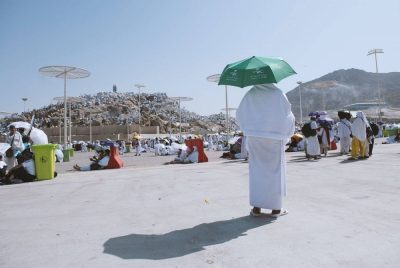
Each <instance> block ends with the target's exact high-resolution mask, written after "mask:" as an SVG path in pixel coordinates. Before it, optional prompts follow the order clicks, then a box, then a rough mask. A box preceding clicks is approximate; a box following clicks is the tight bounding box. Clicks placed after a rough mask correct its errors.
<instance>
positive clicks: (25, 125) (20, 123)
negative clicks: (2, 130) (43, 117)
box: [8, 121, 32, 130]
mask: <svg viewBox="0 0 400 268" xmlns="http://www.w3.org/2000/svg"><path fill="white" fill-rule="evenodd" d="M11 125H12V126H14V127H15V128H24V129H28V130H29V129H30V128H31V126H32V125H31V124H30V123H28V122H23V121H18V122H12V123H11V124H9V125H8V127H10V126H11Z"/></svg>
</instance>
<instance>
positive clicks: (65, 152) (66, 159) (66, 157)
mask: <svg viewBox="0 0 400 268" xmlns="http://www.w3.org/2000/svg"><path fill="white" fill-rule="evenodd" d="M63 155H64V159H63V162H69V151H68V149H64V150H63Z"/></svg>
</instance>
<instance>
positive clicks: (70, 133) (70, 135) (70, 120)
mask: <svg viewBox="0 0 400 268" xmlns="http://www.w3.org/2000/svg"><path fill="white" fill-rule="evenodd" d="M68 105H69V142H70V143H72V118H71V112H72V110H71V101H70V102H69V103H68Z"/></svg>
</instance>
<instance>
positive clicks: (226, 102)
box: [207, 74, 229, 135]
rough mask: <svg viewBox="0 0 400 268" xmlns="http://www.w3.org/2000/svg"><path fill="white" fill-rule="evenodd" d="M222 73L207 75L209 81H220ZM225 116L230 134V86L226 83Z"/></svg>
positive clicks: (227, 130)
mask: <svg viewBox="0 0 400 268" xmlns="http://www.w3.org/2000/svg"><path fill="white" fill-rule="evenodd" d="M220 78H221V74H213V75H210V76H208V77H207V81H209V82H214V83H218V82H219V79H220ZM225 117H226V132H227V135H229V108H228V86H227V85H225Z"/></svg>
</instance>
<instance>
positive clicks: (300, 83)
mask: <svg viewBox="0 0 400 268" xmlns="http://www.w3.org/2000/svg"><path fill="white" fill-rule="evenodd" d="M297 84H299V95H300V125H302V124H303V106H302V103H301V87H302V84H303V82H301V81H298V82H297Z"/></svg>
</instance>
